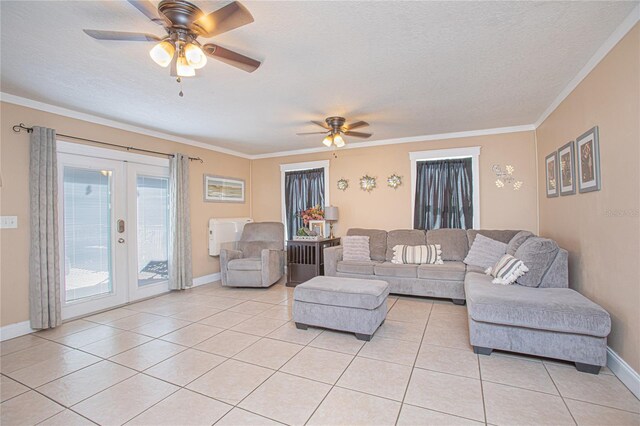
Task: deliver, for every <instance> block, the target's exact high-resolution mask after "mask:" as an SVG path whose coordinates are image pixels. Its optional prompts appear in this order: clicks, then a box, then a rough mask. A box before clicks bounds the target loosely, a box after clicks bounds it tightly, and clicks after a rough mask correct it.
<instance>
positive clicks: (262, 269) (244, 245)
mask: <svg viewBox="0 0 640 426" xmlns="http://www.w3.org/2000/svg"><path fill="white" fill-rule="evenodd" d="M284 262H285V251H284V225H283V224H282V223H279V222H254V223H247V224H246V225H245V226H244V230H243V231H242V237H240V241H238V242H237V243H236V249H235V250H232V249H228V248H223V249H222V250H220V273H221V275H222V285H223V286H228V287H269V286H271V285H273V284H275V283H276V282H278V280H279V279H280V278H281V277H282V276H283V275H284Z"/></svg>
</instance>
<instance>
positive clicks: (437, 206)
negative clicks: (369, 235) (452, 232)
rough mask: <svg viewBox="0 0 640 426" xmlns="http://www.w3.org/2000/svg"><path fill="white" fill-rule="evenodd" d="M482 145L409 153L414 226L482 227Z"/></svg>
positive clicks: (428, 227)
mask: <svg viewBox="0 0 640 426" xmlns="http://www.w3.org/2000/svg"><path fill="white" fill-rule="evenodd" d="M479 154H480V147H471V148H457V149H445V150H434V151H422V152H412V153H410V154H409V155H410V159H411V188H412V201H411V204H412V209H411V212H412V217H411V223H412V225H413V227H414V228H415V229H437V228H462V229H468V228H479V227H480V211H479V205H480V202H479V201H480V197H479V180H478V175H479V171H478V159H479Z"/></svg>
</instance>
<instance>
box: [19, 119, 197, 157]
mask: <svg viewBox="0 0 640 426" xmlns="http://www.w3.org/2000/svg"><path fill="white" fill-rule="evenodd" d="M23 130H26V132H27V133H31V132H33V127H27V126H25V125H24V123H20V124H16V125H15V126H13V131H14V132H16V133H20V132H21V131H23ZM56 136H62V137H63V138H69V139H76V140H79V141H85V142H91V143H97V144H101V145H107V146H114V147H116V148H124V149H126V150H127V151H138V152H146V153H149V154H158V155H165V156H167V157H172V158H173V157H175V155H174V154H169V153H167V152H160V151H152V150H149V149H142V148H136V147H133V146H125V145H118V144H115V143H109V142H102V141H96V140H93V139H87V138H80V137H78V136H71V135H65V134H62V133H56ZM189 160H191V161H199V162H201V163H204V160H203V159H202V158H200V157H189Z"/></svg>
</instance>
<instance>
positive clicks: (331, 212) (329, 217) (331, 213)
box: [324, 206, 338, 238]
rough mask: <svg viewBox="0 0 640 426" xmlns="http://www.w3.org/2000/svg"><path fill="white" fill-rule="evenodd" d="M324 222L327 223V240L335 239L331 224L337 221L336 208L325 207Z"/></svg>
mask: <svg viewBox="0 0 640 426" xmlns="http://www.w3.org/2000/svg"><path fill="white" fill-rule="evenodd" d="M324 220H326V221H327V222H329V238H335V237H334V235H333V222H337V221H338V208H337V207H336V206H325V207H324Z"/></svg>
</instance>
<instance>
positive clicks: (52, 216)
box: [29, 127, 62, 329]
mask: <svg viewBox="0 0 640 426" xmlns="http://www.w3.org/2000/svg"><path fill="white" fill-rule="evenodd" d="M30 145H31V148H30V158H29V195H30V207H31V222H30V224H31V251H30V259H29V312H30V314H29V315H30V321H31V328H34V329H45V328H52V327H56V326H58V325H60V324H61V323H62V317H61V313H60V308H61V306H60V252H59V243H58V164H57V161H56V131H55V130H53V129H47V128H44V127H34V128H33V131H32V132H31V142H30Z"/></svg>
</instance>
